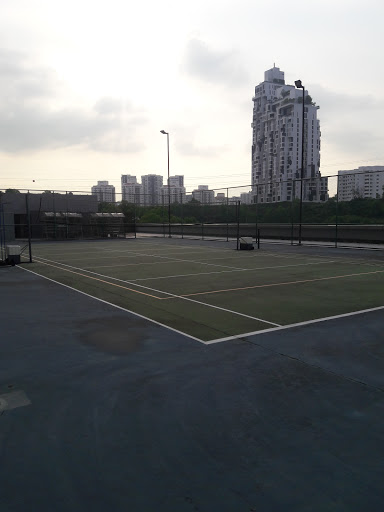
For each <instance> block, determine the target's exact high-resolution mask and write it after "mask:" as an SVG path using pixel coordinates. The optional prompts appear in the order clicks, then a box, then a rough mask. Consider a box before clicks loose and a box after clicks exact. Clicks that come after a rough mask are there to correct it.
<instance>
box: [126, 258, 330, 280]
mask: <svg viewBox="0 0 384 512" xmlns="http://www.w3.org/2000/svg"><path fill="white" fill-rule="evenodd" d="M326 263H334V262H333V261H319V262H316V263H296V264H295V265H275V266H273V267H256V268H239V269H234V270H216V271H214V272H198V273H196V274H176V275H173V276H160V277H141V278H138V279H131V282H132V283H136V282H137V281H152V280H156V279H172V278H174V277H190V276H206V275H211V274H225V273H228V272H229V273H233V272H254V271H256V270H268V269H275V268H289V267H304V266H308V265H325V264H326Z"/></svg>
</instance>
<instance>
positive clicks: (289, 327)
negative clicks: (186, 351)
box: [205, 306, 384, 345]
mask: <svg viewBox="0 0 384 512" xmlns="http://www.w3.org/2000/svg"><path fill="white" fill-rule="evenodd" d="M381 309H384V306H378V307H376V308H370V309H361V310H360V311H352V313H343V314H341V315H334V316H325V317H324V318H317V319H316V320H307V321H305V322H298V323H296V324H289V325H281V326H280V327H271V328H269V329H263V330H261V331H253V332H246V333H244V334H239V335H236V336H228V337H226V338H217V339H216V340H209V341H206V342H205V344H206V345H212V344H213V343H222V342H223V341H230V340H235V339H237V338H243V337H244V336H256V335H258V334H265V333H267V332H275V331H284V330H287V329H292V328H293V327H302V326H304V325H309V324H316V323H319V322H327V321H329V320H336V319H338V318H344V317H347V316H355V315H362V314H364V313H370V312H372V311H380V310H381Z"/></svg>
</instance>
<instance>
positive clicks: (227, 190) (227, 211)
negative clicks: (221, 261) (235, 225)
mask: <svg viewBox="0 0 384 512" xmlns="http://www.w3.org/2000/svg"><path fill="white" fill-rule="evenodd" d="M228 204H229V203H228V188H227V208H226V211H227V242H228V240H229V224H228V208H229V206H228Z"/></svg>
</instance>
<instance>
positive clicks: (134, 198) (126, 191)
mask: <svg viewBox="0 0 384 512" xmlns="http://www.w3.org/2000/svg"><path fill="white" fill-rule="evenodd" d="M121 197H122V200H123V201H128V203H134V204H137V205H142V204H144V196H143V186H142V185H141V184H140V183H137V178H136V176H132V175H131V174H122V175H121Z"/></svg>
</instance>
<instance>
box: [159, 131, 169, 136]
mask: <svg viewBox="0 0 384 512" xmlns="http://www.w3.org/2000/svg"><path fill="white" fill-rule="evenodd" d="M160 133H163V134H164V135H168V133H167V132H166V131H165V130H160Z"/></svg>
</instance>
